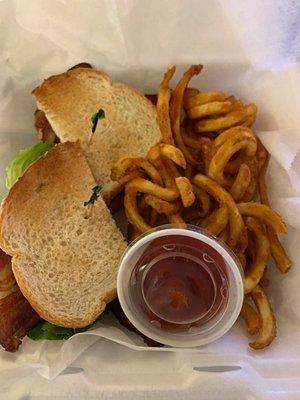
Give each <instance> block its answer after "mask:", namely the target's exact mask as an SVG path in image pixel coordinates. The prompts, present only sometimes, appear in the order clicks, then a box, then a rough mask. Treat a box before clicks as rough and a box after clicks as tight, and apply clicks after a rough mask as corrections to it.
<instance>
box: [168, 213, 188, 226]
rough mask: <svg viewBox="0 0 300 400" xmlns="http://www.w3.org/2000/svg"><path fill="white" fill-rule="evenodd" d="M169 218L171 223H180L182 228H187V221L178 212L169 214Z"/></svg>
mask: <svg viewBox="0 0 300 400" xmlns="http://www.w3.org/2000/svg"><path fill="white" fill-rule="evenodd" d="M168 219H169V222H170V223H171V224H175V225H178V226H179V227H180V228H185V227H186V223H185V222H184V220H183V219H182V217H181V216H180V214H178V213H177V214H172V215H168Z"/></svg>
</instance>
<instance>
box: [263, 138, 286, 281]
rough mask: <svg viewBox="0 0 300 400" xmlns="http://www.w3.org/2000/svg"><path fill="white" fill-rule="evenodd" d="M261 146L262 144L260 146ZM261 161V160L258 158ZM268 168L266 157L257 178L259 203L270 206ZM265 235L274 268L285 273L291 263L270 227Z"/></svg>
mask: <svg viewBox="0 0 300 400" xmlns="http://www.w3.org/2000/svg"><path fill="white" fill-rule="evenodd" d="M261 145H262V144H261ZM260 159H261V158H260ZM267 166H268V157H266V158H265V160H264V163H263V165H261V168H260V171H259V176H258V191H259V196H260V201H261V202H262V203H263V204H265V205H267V206H270V202H269V197H268V192H267V187H266V182H265V174H266V169H267ZM267 233H268V236H269V241H270V245H271V254H272V257H273V259H274V261H275V264H276V267H277V268H278V269H279V270H280V271H281V272H283V273H286V272H287V271H288V270H289V269H290V268H291V266H292V262H291V260H290V259H289V257H288V255H287V254H286V252H285V250H284V248H283V246H282V244H281V243H280V241H279V239H278V237H277V235H276V233H275V232H274V230H273V229H272V228H271V227H267Z"/></svg>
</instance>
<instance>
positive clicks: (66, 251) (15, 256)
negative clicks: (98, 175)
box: [0, 142, 126, 328]
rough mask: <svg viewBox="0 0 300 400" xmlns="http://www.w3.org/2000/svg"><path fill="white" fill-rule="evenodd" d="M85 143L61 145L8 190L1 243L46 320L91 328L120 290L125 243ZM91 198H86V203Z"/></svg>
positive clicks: (28, 295) (23, 288)
mask: <svg viewBox="0 0 300 400" xmlns="http://www.w3.org/2000/svg"><path fill="white" fill-rule="evenodd" d="M95 185H96V182H95V179H94V177H93V174H92V172H91V170H90V167H89V165H88V163H87V161H86V159H85V156H84V153H83V150H82V147H81V144H80V143H79V142H74V143H71V142H65V143H62V144H58V145H56V146H55V147H53V148H52V149H51V150H49V151H48V152H47V153H46V154H45V155H43V156H42V157H41V158H39V159H38V160H37V161H36V162H34V163H33V164H32V165H31V166H30V167H29V168H28V169H27V170H26V171H25V173H24V174H23V175H22V176H21V177H20V178H19V179H18V180H17V182H16V183H15V184H14V185H13V187H12V188H11V189H10V191H9V194H8V196H7V197H6V199H5V200H4V201H3V202H2V206H1V212H0V247H1V248H2V249H3V250H4V251H5V252H6V253H7V254H9V255H10V256H12V269H13V273H14V275H15V278H16V281H17V284H18V286H19V287H20V290H21V291H22V293H23V294H24V296H25V297H26V298H27V300H28V301H29V303H30V304H31V305H32V307H33V308H34V309H35V310H36V312H37V313H38V314H39V315H40V316H41V317H42V318H44V319H45V320H47V321H49V322H52V323H54V324H57V325H60V326H64V327H71V328H77V327H85V326H87V325H89V324H91V323H92V322H93V321H95V319H96V318H97V317H98V316H99V315H100V314H101V313H102V312H103V310H104V309H105V306H106V304H107V303H108V302H110V301H111V300H112V299H113V298H114V297H115V296H116V276H117V269H118V263H119V259H120V257H121V255H122V253H123V252H124V250H125V248H126V242H125V240H124V238H123V236H122V234H121V232H120V231H119V230H118V228H117V227H116V225H115V222H114V220H113V218H112V217H111V214H110V212H109V210H108V209H107V207H106V205H105V203H104V201H103V199H102V198H101V196H100V197H99V198H98V199H96V201H94V204H92V203H89V199H90V198H91V195H92V193H93V188H94V187H95ZM87 203H88V204H87Z"/></svg>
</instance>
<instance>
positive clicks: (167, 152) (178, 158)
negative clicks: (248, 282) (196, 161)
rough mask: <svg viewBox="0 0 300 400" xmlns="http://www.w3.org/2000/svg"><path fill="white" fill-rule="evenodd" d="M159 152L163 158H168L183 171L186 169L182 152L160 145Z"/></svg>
mask: <svg viewBox="0 0 300 400" xmlns="http://www.w3.org/2000/svg"><path fill="white" fill-rule="evenodd" d="M159 150H160V152H161V154H162V155H163V156H164V157H166V158H169V159H170V160H172V161H173V162H174V163H175V164H177V165H178V166H179V167H182V168H183V169H185V168H186V161H185V158H184V155H183V154H182V151H180V150H179V149H178V148H177V147H175V146H172V145H170V144H160V145H159Z"/></svg>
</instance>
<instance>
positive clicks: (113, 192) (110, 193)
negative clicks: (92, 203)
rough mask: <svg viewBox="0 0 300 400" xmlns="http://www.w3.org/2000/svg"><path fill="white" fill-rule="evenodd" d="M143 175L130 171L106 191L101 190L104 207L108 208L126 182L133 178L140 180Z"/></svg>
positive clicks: (139, 172)
mask: <svg viewBox="0 0 300 400" xmlns="http://www.w3.org/2000/svg"><path fill="white" fill-rule="evenodd" d="M142 177H144V174H143V173H142V172H141V171H137V170H136V171H132V172H129V173H128V174H126V175H125V176H123V178H121V179H120V181H119V182H115V184H114V185H113V187H110V188H108V190H102V191H101V196H102V197H103V200H104V201H105V203H106V205H107V206H109V205H110V203H111V202H112V201H113V199H114V198H115V197H116V196H117V195H118V194H119V193H120V192H121V191H122V190H123V189H124V186H125V185H126V183H127V182H129V181H131V180H132V179H135V178H142Z"/></svg>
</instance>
